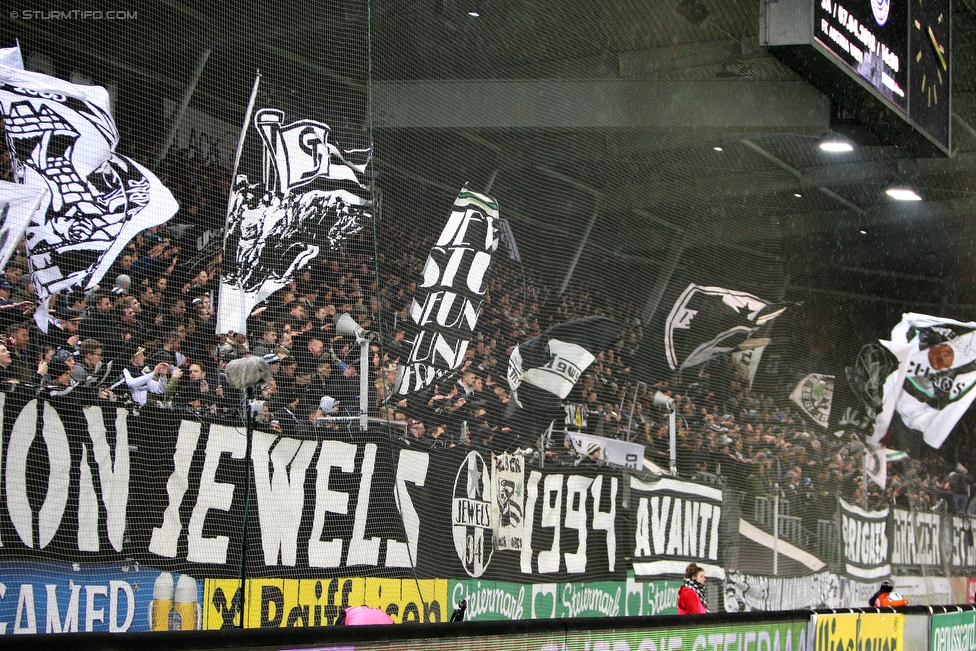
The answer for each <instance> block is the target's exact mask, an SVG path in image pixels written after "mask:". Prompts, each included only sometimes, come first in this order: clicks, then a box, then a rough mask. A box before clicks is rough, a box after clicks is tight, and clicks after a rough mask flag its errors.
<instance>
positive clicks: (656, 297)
mask: <svg viewBox="0 0 976 651" xmlns="http://www.w3.org/2000/svg"><path fill="white" fill-rule="evenodd" d="M684 237H685V236H684V234H681V235H679V236H678V237H677V238H676V240H675V242H674V243H672V244H671V248H670V250H669V251H668V257H667V258H666V259H665V260H664V264H663V265H662V269H661V271H660V272H658V275H657V278H655V279H654V287H653V288H652V289H651V294H650V296H648V297H647V304H646V305H644V311H643V312H642V313H641V321H642V322H643V323H644V325H645V326H646V325H647V324H648V323H649V322H650V320H651V317H652V316H654V312H656V311H657V306H658V304H659V303H660V302H661V297H663V296H664V290H665V289H667V287H668V283H669V282H671V276H673V275H674V270H675V269H677V268H678V261H679V260H680V259H681V254H682V253H683V252H684V250H685V245H684Z"/></svg>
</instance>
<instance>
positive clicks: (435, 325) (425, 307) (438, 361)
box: [396, 188, 499, 394]
mask: <svg viewBox="0 0 976 651" xmlns="http://www.w3.org/2000/svg"><path fill="white" fill-rule="evenodd" d="M498 240H499V229H498V204H496V203H495V200H494V199H492V198H491V197H488V196H486V195H483V194H478V193H477V192H472V191H470V190H468V189H467V188H464V189H462V190H461V192H460V194H458V197H457V199H456V200H455V201H454V209H453V210H452V211H451V216H450V217H449V218H448V220H447V224H445V225H444V229H443V230H442V231H441V234H440V237H438V238H437V241H436V242H435V243H434V246H433V247H431V250H430V254H429V255H428V256H427V262H426V264H424V270H423V280H422V281H421V283H420V285H418V287H417V295H416V296H414V297H413V300H412V301H411V303H410V319H411V320H412V321H413V323H414V325H415V326H416V330H417V334H416V336H415V337H414V338H413V341H412V342H411V347H410V354H409V355H408V356H407V359H406V360H405V361H404V363H403V364H401V365H400V367H399V368H398V369H397V385H396V386H397V392H398V393H401V394H407V393H411V392H413V391H419V390H420V389H423V388H425V387H428V386H430V384H431V383H432V382H434V381H435V380H436V379H437V378H438V377H440V376H441V375H442V374H443V373H445V372H447V371H450V370H452V369H455V368H457V367H458V366H459V365H460V364H461V362H462V361H463V360H464V354H465V352H466V351H467V350H468V343H469V342H470V340H471V338H472V337H473V336H474V334H475V328H476V327H477V325H478V316H479V315H480V314H481V303H482V301H483V300H484V296H485V291H486V290H487V289H488V271H489V269H490V268H491V261H492V256H493V255H494V254H495V252H496V251H497V249H498Z"/></svg>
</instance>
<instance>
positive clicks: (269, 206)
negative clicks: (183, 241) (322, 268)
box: [217, 108, 372, 332]
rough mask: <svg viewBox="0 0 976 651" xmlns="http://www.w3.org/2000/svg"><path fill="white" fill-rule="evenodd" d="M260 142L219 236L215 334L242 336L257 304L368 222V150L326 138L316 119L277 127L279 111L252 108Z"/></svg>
mask: <svg viewBox="0 0 976 651" xmlns="http://www.w3.org/2000/svg"><path fill="white" fill-rule="evenodd" d="M252 129H253V132H256V135H258V136H259V137H260V142H261V145H262V156H261V169H256V167H257V166H255V169H249V170H248V173H249V174H250V175H251V176H250V178H252V179H253V178H257V177H258V176H261V179H262V182H261V183H252V182H249V181H248V178H249V177H248V176H247V174H239V175H238V176H237V178H236V179H235V182H234V187H233V189H232V195H231V201H230V209H229V211H228V214H227V229H226V232H225V235H224V260H225V261H226V262H225V266H224V275H223V277H222V278H221V284H220V302H219V308H218V310H217V332H229V331H234V332H247V317H248V315H249V314H250V313H251V311H252V310H253V309H254V306H255V305H257V303H258V302H259V301H262V300H264V299H265V298H267V297H268V296H270V295H271V294H273V293H274V292H276V291H277V290H279V289H281V288H282V287H284V286H285V285H287V284H288V283H290V282H291V281H292V279H293V278H294V277H295V275H296V274H297V273H298V272H299V271H300V270H301V269H303V268H304V267H306V266H308V265H309V264H310V263H311V262H312V260H314V259H315V258H316V257H318V255H319V253H320V252H321V251H323V250H337V249H339V247H340V246H341V245H342V244H343V243H344V242H346V241H347V240H348V239H349V238H350V237H352V236H353V235H355V234H357V233H359V232H361V231H362V230H363V227H364V225H365V224H366V223H367V222H368V220H369V219H371V217H372V201H371V197H370V192H369V189H368V184H367V183H366V173H367V167H368V166H369V161H370V156H371V149H370V148H368V147H366V148H350V149H343V148H340V147H338V146H337V145H335V144H333V143H331V142H330V141H329V139H330V136H331V129H330V128H329V125H327V124H325V123H324V122H319V121H316V120H305V119H303V120H296V121H295V122H291V123H288V124H286V123H285V114H284V112H282V111H280V110H278V109H275V108H262V109H260V110H258V111H257V112H256V113H255V115H254V119H253V122H250V121H249V123H248V130H247V131H246V132H245V137H246V136H247V135H248V134H251V133H252Z"/></svg>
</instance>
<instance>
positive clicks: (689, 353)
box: [664, 283, 786, 369]
mask: <svg viewBox="0 0 976 651" xmlns="http://www.w3.org/2000/svg"><path fill="white" fill-rule="evenodd" d="M785 310H786V305H784V304H782V303H770V302H768V301H764V300H763V299H761V298H759V297H758V296H753V295H752V294H747V293H746V292H740V291H736V290H733V289H725V288H723V287H703V286H701V285H696V284H694V283H691V284H690V285H688V287H686V288H685V290H684V291H683V292H682V293H681V295H680V296H679V297H678V300H676V301H675V303H674V306H673V307H672V308H671V312H670V314H668V319H667V322H666V323H665V332H664V350H665V352H666V353H667V358H668V365H669V366H670V367H671V368H672V369H686V368H690V367H692V366H695V365H697V364H701V363H702V362H706V361H708V360H709V359H711V358H712V357H715V356H716V355H719V354H721V353H727V352H731V351H733V350H735V349H736V348H737V347H738V346H739V345H740V344H742V343H743V342H745V341H746V340H747V339H749V338H750V337H751V336H752V335H753V333H755V332H756V331H757V330H758V329H759V328H760V327H762V326H764V325H765V324H767V323H769V322H770V321H772V320H773V319H775V318H776V317H778V316H779V315H780V314H782V313H783V312H784V311H785Z"/></svg>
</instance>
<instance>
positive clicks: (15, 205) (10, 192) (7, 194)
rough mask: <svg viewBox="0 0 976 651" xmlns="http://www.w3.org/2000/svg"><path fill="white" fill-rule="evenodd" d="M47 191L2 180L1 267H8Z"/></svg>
mask: <svg viewBox="0 0 976 651" xmlns="http://www.w3.org/2000/svg"><path fill="white" fill-rule="evenodd" d="M46 192H47V190H42V189H41V188H28V187H27V186H24V185H19V184H17V183H10V182H9V181H0V269H6V267H7V262H8V261H9V260H10V256H12V255H13V253H14V251H15V250H16V249H17V243H18V242H20V238H22V237H23V236H24V233H25V232H26V231H27V226H28V225H30V222H31V218H32V217H33V216H34V211H35V210H37V207H38V206H39V205H40V203H41V201H42V200H43V198H44V194H45V193H46Z"/></svg>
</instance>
